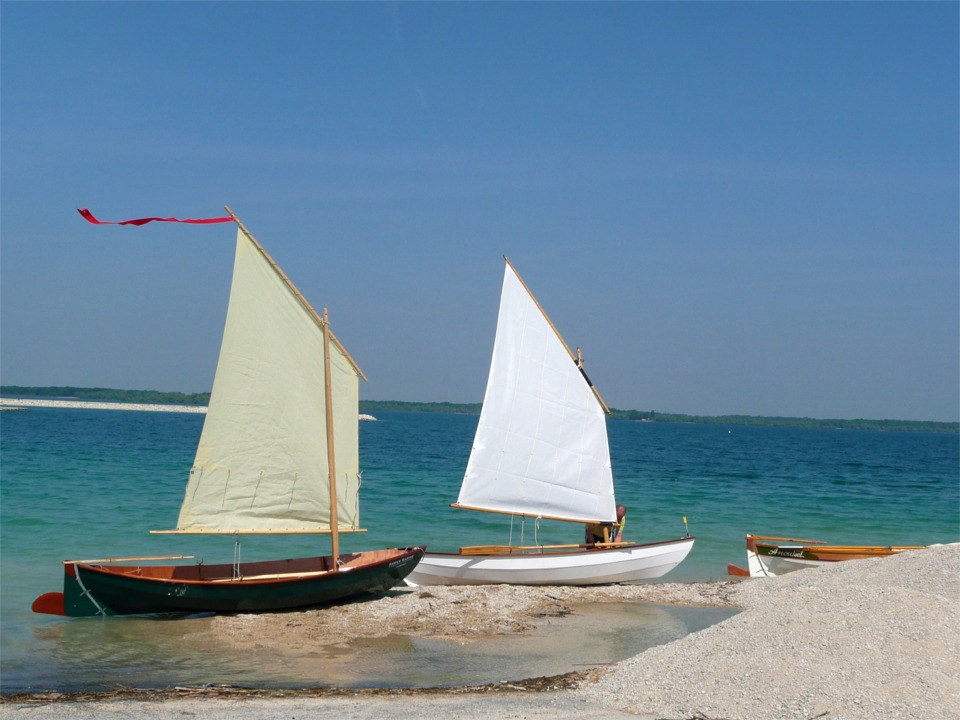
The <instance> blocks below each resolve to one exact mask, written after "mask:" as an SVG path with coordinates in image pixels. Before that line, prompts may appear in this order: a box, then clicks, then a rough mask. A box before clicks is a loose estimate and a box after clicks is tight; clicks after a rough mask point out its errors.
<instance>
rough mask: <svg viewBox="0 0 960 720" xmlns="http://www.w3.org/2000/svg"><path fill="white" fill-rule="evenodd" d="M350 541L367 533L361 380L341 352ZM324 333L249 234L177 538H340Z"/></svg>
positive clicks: (334, 378)
mask: <svg viewBox="0 0 960 720" xmlns="http://www.w3.org/2000/svg"><path fill="white" fill-rule="evenodd" d="M330 352H331V357H330V368H331V369H330V375H331V377H330V387H331V395H332V406H333V426H334V433H333V436H334V456H335V459H336V488H337V495H338V497H337V503H338V505H337V517H338V528H339V530H340V531H341V532H343V531H350V530H355V529H357V528H358V524H359V504H358V490H359V437H358V435H359V429H358V402H359V381H358V370H357V369H356V366H355V365H354V364H353V362H352V360H351V359H350V357H349V356H348V355H347V354H346V353H345V351H344V350H343V348H342V346H340V344H339V343H338V342H331V343H330ZM324 385H325V378H324V342H323V328H322V325H321V323H320V320H319V318H318V317H317V316H316V313H314V312H313V311H312V309H310V308H309V306H307V305H306V304H305V301H304V300H303V298H302V297H301V296H299V293H298V292H297V291H296V289H295V288H294V287H293V286H292V284H290V283H289V281H288V280H287V279H286V278H285V276H283V275H282V273H281V272H280V271H279V269H278V268H276V266H275V265H273V264H272V261H271V260H269V258H268V256H266V254H265V253H264V252H263V250H262V248H261V247H260V246H259V244H258V243H256V241H255V240H254V239H253V238H252V237H250V236H248V235H247V233H246V232H245V229H244V228H243V227H242V225H241V227H240V230H239V231H238V233H237V251H236V259H235V262H234V272H233V285H232V288H231V290H230V304H229V308H228V310H227V320H226V326H225V328H224V334H223V343H222V345H221V348H220V360H219V362H218V364H217V374H216V378H215V379H214V383H213V390H212V393H211V396H210V404H209V407H208V410H207V417H206V420H205V422H204V425H203V432H202V433H201V436H200V444H199V447H198V448H197V455H196V459H195V461H194V465H193V468H192V469H191V471H190V480H189V482H188V484H187V490H186V494H185V496H184V501H183V506H182V508H181V510H180V517H179V520H178V521H177V532H188V533H197V532H210V533H231V534H233V533H262V532H278V533H283V532H287V533H289V532H330V492H329V470H328V463H327V433H326V414H325V395H324V393H325V390H324Z"/></svg>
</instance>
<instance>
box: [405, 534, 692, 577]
mask: <svg viewBox="0 0 960 720" xmlns="http://www.w3.org/2000/svg"><path fill="white" fill-rule="evenodd" d="M693 541H694V538H692V537H685V538H681V539H679V540H666V541H663V542H656V543H649V544H644V545H640V544H634V543H621V544H617V545H615V546H612V547H597V548H590V547H586V546H583V547H578V548H569V546H568V549H566V550H564V549H563V548H562V547H557V548H553V549H552V548H551V547H550V546H543V547H512V548H511V547H498V546H493V547H487V546H479V547H465V548H461V550H460V552H459V553H426V554H425V555H424V557H423V559H422V560H421V561H420V563H419V564H418V565H417V566H416V567H415V568H414V569H413V571H412V572H411V573H410V574H409V575H408V576H407V580H406V582H407V584H408V585H499V584H508V585H604V584H610V583H627V582H641V581H644V580H654V579H656V578H659V577H661V576H663V575H665V574H666V573H668V572H670V571H671V570H672V569H673V568H675V567H676V566H677V565H679V564H680V563H681V562H682V561H683V560H684V558H686V557H687V554H688V553H689V552H690V550H691V548H692V547H693Z"/></svg>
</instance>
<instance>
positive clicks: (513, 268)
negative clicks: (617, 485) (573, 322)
mask: <svg viewBox="0 0 960 720" xmlns="http://www.w3.org/2000/svg"><path fill="white" fill-rule="evenodd" d="M228 212H229V210H228ZM503 259H504V260H506V261H507V265H509V266H510V269H511V270H513V274H514V275H516V276H517V280H519V281H520V284H521V285H522V286H523V289H524V290H526V291H527V295H529V296H530V299H531V300H533V304H534V305H536V306H537V309H538V310H539V311H540V313H541V314H542V315H543V319H544V320H546V321H547V325H549V326H550V328H551V329H552V330H553V332H554V333H556V335H557V340H559V341H560V344H561V345H563V349H564V350H566V351H567V354H568V355H569V356H570V359H571V360H572V361H573V362H574V363H576V364H577V367H579V368H580V374H581V375H583V379H584V380H585V381H586V383H587V385H588V386H589V387H590V389H591V390H592V391H593V395H594V397H596V398H597V402H599V403H600V407H602V408H603V411H604V412H605V413H606V414H607V415H609V414H610V408H608V407H607V404H606V403H605V402H604V401H603V398H602V397H600V392H599V391H598V390H597V389H596V388H595V387H594V386H593V383H592V382H590V378H589V377H587V374H586V373H585V372H584V371H583V366H582V365H581V364H580V362H579V361H578V359H577V357H576V356H575V355H574V354H573V353H572V352H570V346H569V345H567V343H566V341H565V340H564V339H563V335H561V334H560V331H559V330H557V326H556V325H554V324H553V320H551V319H550V316H549V315H547V311H546V310H544V309H543V306H542V305H541V304H540V301H539V300H537V298H536V296H534V294H533V293H532V292H530V288H529V287H527V284H526V283H525V282H524V281H523V278H522V277H520V273H518V272H517V269H516V268H515V267H514V266H513V263H512V262H510V258H508V257H507V256H506V255H504V256H503Z"/></svg>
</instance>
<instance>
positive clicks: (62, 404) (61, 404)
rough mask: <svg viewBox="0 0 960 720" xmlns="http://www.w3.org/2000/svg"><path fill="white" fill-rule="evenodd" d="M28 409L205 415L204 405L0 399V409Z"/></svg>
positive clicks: (205, 407) (205, 408)
mask: <svg viewBox="0 0 960 720" xmlns="http://www.w3.org/2000/svg"><path fill="white" fill-rule="evenodd" d="M30 407H44V408H75V409H80V410H141V411H146V412H178V413H206V412H207V406H206V405H153V404H149V403H125V402H124V403H121V402H103V401H99V400H26V399H23V398H0V408H3V409H23V408H30Z"/></svg>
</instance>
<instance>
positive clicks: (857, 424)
mask: <svg viewBox="0 0 960 720" xmlns="http://www.w3.org/2000/svg"><path fill="white" fill-rule="evenodd" d="M610 417H613V418H617V419H619V420H640V421H646V422H672V423H695V424H698V425H764V426H767V427H770V426H773V427H802V428H826V429H843V430H889V431H894V430H895V431H900V432H945V433H957V432H960V423H955V422H935V421H932V420H864V419H855V420H839V419H830V420H818V419H816V418H791V417H778V416H772V417H769V416H762V415H678V414H675V413H658V412H654V411H652V410H650V411H643V410H615V409H613V408H611V409H610Z"/></svg>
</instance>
